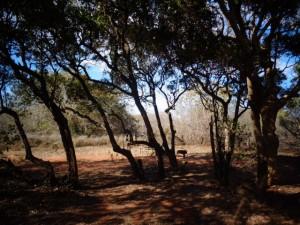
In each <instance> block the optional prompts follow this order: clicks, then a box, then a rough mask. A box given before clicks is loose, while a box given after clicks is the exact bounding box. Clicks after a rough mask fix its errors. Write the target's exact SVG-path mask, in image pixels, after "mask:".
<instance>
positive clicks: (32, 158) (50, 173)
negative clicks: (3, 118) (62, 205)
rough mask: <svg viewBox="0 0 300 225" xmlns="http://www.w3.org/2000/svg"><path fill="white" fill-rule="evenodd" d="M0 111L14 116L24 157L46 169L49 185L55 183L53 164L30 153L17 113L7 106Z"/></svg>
mask: <svg viewBox="0 0 300 225" xmlns="http://www.w3.org/2000/svg"><path fill="white" fill-rule="evenodd" d="M1 113H6V114H8V115H10V116H11V117H13V118H14V120H15V124H16V127H17V129H18V132H19V135H20V137H21V140H22V142H23V145H24V148H25V159H27V160H29V161H31V162H32V163H33V164H36V165H38V166H41V167H43V168H45V169H46V171H47V180H48V181H47V182H49V184H50V185H53V184H55V183H56V178H55V172H54V169H53V166H52V165H51V163H50V162H48V161H44V160H42V159H39V158H36V157H35V156H34V155H33V154H32V151H31V146H30V144H29V141H28V138H27V135H26V132H25V130H24V128H23V125H22V123H21V121H20V118H19V115H18V114H17V113H16V112H15V111H13V110H12V109H8V108H3V110H2V111H1V112H0V114H1Z"/></svg>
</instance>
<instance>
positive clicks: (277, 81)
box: [215, 0, 300, 192]
mask: <svg viewBox="0 0 300 225" xmlns="http://www.w3.org/2000/svg"><path fill="white" fill-rule="evenodd" d="M215 10H217V11H218V12H219V18H220V21H221V22H222V23H223V26H222V28H221V29H220V30H221V32H220V33H219V34H220V36H221V37H222V39H223V40H226V39H227V40H230V42H231V43H232V44H231V45H229V48H228V49H231V50H230V52H231V54H230V55H229V57H230V59H231V60H232V64H234V65H235V66H236V68H238V69H239V71H240V73H241V76H242V77H244V80H247V82H246V83H247V90H248V99H249V105H250V108H251V112H252V121H253V130H254V136H255V141H256V150H257V187H258V189H259V190H260V191H261V192H264V191H265V190H266V188H267V187H268V185H270V184H271V183H272V179H273V176H274V174H275V171H276V156H277V151H278V146H279V141H278V137H277V135H276V134H275V130H276V126H275V122H276V118H277V113H278V111H279V110H280V109H281V108H282V107H283V106H284V105H285V104H286V103H287V101H288V100H289V99H291V98H292V97H294V96H296V95H297V93H298V92H299V90H300V79H299V78H297V79H295V80H294V82H292V84H291V85H290V86H288V87H285V86H284V85H282V81H283V80H285V79H286V75H285V74H284V73H283V71H281V68H280V67H279V61H280V60H283V58H284V57H286V56H289V57H291V59H292V61H293V62H295V61H297V58H298V59H299V52H298V49H299V48H295V47H296V46H299V35H300V27H299V25H300V24H299V14H298V11H299V1H289V2H279V1H233V0H228V1H224V0H218V1H217V5H216V8H215ZM228 49H227V50H228ZM288 66H291V65H288Z"/></svg>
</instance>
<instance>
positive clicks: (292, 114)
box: [279, 98, 300, 140]
mask: <svg viewBox="0 0 300 225" xmlns="http://www.w3.org/2000/svg"><path fill="white" fill-rule="evenodd" d="M279 124H280V125H281V126H282V127H283V128H284V129H285V130H287V131H288V132H289V133H290V134H291V135H293V137H294V138H295V139H296V140H299V137H300V101H299V98H295V99H292V100H290V101H289V102H288V104H287V105H286V107H285V108H284V109H283V110H282V113H281V114H280V115H279Z"/></svg>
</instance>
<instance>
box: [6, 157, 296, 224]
mask: <svg viewBox="0 0 300 225" xmlns="http://www.w3.org/2000/svg"><path fill="white" fill-rule="evenodd" d="M143 162H144V167H145V168H146V171H145V172H146V175H147V177H148V178H149V179H148V180H147V181H145V182H142V183H141V182H138V181H137V180H135V179H134V178H133V177H132V176H131V174H130V168H129V166H128V163H127V161H126V160H117V161H110V160H103V161H82V160H79V161H78V165H79V173H80V184H81V185H80V187H79V188H78V189H76V190H72V189H69V188H68V187H65V186H61V187H54V188H48V187H45V186H40V185H34V184H33V183H34V181H32V182H33V183H32V184H31V185H27V184H25V183H22V182H18V183H17V184H16V183H13V181H9V182H8V181H7V179H6V180H5V182H6V183H5V185H1V189H0V224H3V225H4V224H5V225H9V224H57V225H63V224H218V225H219V224H234V225H235V224H249V225H250V224H253V225H254V224H287V225H288V224H300V177H299V176H300V173H299V171H300V170H299V165H300V159H299V157H288V156H282V157H280V161H279V167H280V170H279V171H280V174H279V175H278V178H277V183H278V185H276V186H273V187H272V188H271V189H270V190H269V192H268V193H267V194H266V196H264V200H263V201H261V200H258V198H257V197H256V195H255V192H254V191H253V190H254V176H253V171H255V169H254V167H253V166H254V165H253V160H245V159H244V158H243V157H237V158H236V160H235V163H234V168H233V170H232V173H231V177H232V178H233V179H232V180H231V185H230V186H229V187H228V188H224V187H220V186H219V185H218V183H217V182H216V181H215V180H214V179H213V175H212V169H211V168H212V165H211V160H210V157H209V155H207V154H194V155H190V156H189V157H188V158H187V159H182V158H180V163H181V165H185V162H187V164H186V165H185V166H184V167H181V169H180V170H179V171H177V172H176V173H175V172H171V171H170V170H168V174H167V178H166V179H164V180H157V179H156V169H155V161H154V159H153V157H144V158H143ZM53 164H54V166H55V170H56V172H57V174H58V175H59V176H63V175H64V174H65V173H66V163H65V162H63V161H56V162H53ZM17 165H18V166H20V168H21V169H22V171H23V174H24V175H23V176H24V177H30V176H32V174H33V173H35V174H36V179H37V177H38V174H41V171H40V170H38V169H36V168H35V167H34V166H33V165H31V164H30V163H29V162H24V161H22V162H20V163H18V164H17ZM3 179H4V178H1V180H0V182H2V184H4V183H3V182H4V181H3ZM0 184H1V183H0Z"/></svg>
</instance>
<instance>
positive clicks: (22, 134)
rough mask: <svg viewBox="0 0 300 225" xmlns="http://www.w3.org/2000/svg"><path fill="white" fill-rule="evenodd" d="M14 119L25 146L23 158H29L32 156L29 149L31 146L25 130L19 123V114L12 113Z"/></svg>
mask: <svg viewBox="0 0 300 225" xmlns="http://www.w3.org/2000/svg"><path fill="white" fill-rule="evenodd" d="M12 116H13V117H14V119H15V124H16V126H17V129H18V131H19V135H20V137H21V139H22V142H23V144H24V148H25V159H29V160H30V159H31V158H32V157H33V155H32V151H31V147H30V144H29V141H28V138H27V135H26V133H25V130H24V128H23V126H22V124H21V121H20V119H19V116H18V115H17V113H14V115H12Z"/></svg>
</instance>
